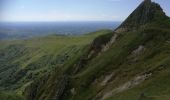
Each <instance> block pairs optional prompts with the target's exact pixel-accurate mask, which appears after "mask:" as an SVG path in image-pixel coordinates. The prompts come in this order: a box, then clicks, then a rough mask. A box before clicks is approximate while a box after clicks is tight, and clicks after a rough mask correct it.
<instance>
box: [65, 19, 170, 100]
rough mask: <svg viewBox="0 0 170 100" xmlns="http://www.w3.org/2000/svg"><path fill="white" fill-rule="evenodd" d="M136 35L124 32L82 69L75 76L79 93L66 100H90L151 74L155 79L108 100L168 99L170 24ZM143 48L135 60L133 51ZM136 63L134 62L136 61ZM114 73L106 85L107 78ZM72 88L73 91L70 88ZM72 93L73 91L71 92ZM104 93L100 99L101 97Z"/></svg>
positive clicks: (163, 24) (156, 25)
mask: <svg viewBox="0 0 170 100" xmlns="http://www.w3.org/2000/svg"><path fill="white" fill-rule="evenodd" d="M147 27H148V28H145V29H141V30H139V31H137V32H129V33H123V34H121V35H119V38H118V40H117V41H116V43H114V44H113V45H112V46H111V48H110V49H109V50H108V51H106V52H104V53H102V54H100V55H99V56H97V57H96V58H94V59H92V60H91V61H90V62H89V63H88V64H87V65H86V66H85V67H84V68H83V69H82V70H81V72H79V73H78V74H76V75H73V76H72V81H71V87H72V88H75V91H76V94H75V95H69V96H68V97H65V100H68V99H69V100H89V99H92V98H94V97H96V95H97V94H98V93H102V94H107V93H108V92H109V91H110V90H112V89H114V88H116V87H119V86H121V84H124V83H126V82H128V81H129V80H131V79H133V78H134V77H136V76H139V75H142V74H145V73H152V77H151V78H149V79H148V80H146V81H145V82H143V83H142V84H141V85H138V86H136V87H135V88H132V89H128V90H127V91H124V92H122V93H117V94H116V95H113V96H111V97H108V98H107V99H108V100H125V98H126V100H138V99H139V97H140V95H141V94H142V93H144V97H141V98H140V99H141V100H147V99H149V100H151V99H153V100H168V98H170V95H169V94H170V91H169V85H168V84H169V83H170V80H169V79H168V76H169V73H170V70H169V67H170V63H169V62H170V43H169V39H170V30H169V28H168V27H170V21H169V20H166V21H162V22H154V23H152V24H149V25H147ZM140 45H143V46H144V47H145V50H144V51H143V52H142V53H141V54H140V55H137V56H135V57H133V56H132V52H133V51H134V50H135V49H137V48H138V47H139V46H140ZM134 58H135V59H137V61H133V59H134ZM111 73H114V76H113V77H112V79H110V80H109V82H108V83H107V84H106V85H105V86H101V85H100V83H101V82H102V81H103V80H104V77H105V76H107V75H110V74H111ZM70 89H71V88H70ZM69 91H70V90H69ZM102 94H101V95H100V96H102Z"/></svg>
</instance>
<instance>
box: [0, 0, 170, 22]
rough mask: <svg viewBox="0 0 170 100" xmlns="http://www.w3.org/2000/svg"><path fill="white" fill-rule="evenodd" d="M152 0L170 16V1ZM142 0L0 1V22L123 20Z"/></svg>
mask: <svg viewBox="0 0 170 100" xmlns="http://www.w3.org/2000/svg"><path fill="white" fill-rule="evenodd" d="M152 1H155V2H157V3H159V4H160V5H161V6H162V7H163V9H164V11H165V13H166V14H167V15H168V16H170V6H169V4H170V1H169V0H152ZM141 2H142V0H1V1H0V6H1V8H0V13H1V16H0V22H75V21H77V22H79V21H80V22H81V21H119V22H120V21H123V20H124V19H125V18H126V17H127V16H128V15H129V14H130V13H131V12H132V11H133V10H134V9H135V8H136V7H137V6H138V5H139V4H140V3H141ZM125 4H126V5H125Z"/></svg>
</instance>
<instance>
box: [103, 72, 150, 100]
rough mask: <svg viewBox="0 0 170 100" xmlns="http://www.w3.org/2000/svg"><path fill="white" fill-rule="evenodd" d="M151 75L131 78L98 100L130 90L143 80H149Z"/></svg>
mask: <svg viewBox="0 0 170 100" xmlns="http://www.w3.org/2000/svg"><path fill="white" fill-rule="evenodd" d="M151 75H152V74H151V73H149V74H144V75H141V76H137V77H135V78H133V79H132V80H130V81H128V82H126V83H124V84H123V85H121V86H119V87H118V88H115V89H113V90H111V91H109V92H107V93H106V94H104V95H103V96H102V97H101V99H100V100H105V99H107V98H108V97H110V96H113V95H114V94H116V93H119V92H122V91H124V90H127V89H130V88H132V87H134V86H136V85H138V84H140V83H141V82H143V81H144V80H146V79H147V78H149V77H150V76H151Z"/></svg>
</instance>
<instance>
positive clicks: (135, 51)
mask: <svg viewBox="0 0 170 100" xmlns="http://www.w3.org/2000/svg"><path fill="white" fill-rule="evenodd" d="M144 50H145V47H144V46H143V45H140V46H139V47H138V48H137V49H135V50H134V51H132V55H133V56H137V55H139V54H141V52H142V51H144Z"/></svg>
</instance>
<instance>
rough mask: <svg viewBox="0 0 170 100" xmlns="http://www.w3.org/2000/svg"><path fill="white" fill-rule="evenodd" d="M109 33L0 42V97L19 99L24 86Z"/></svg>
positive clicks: (103, 31) (48, 72)
mask: <svg viewBox="0 0 170 100" xmlns="http://www.w3.org/2000/svg"><path fill="white" fill-rule="evenodd" d="M110 32H112V31H111V30H100V31H97V32H92V33H89V34H87V35H83V36H59V35H52V36H47V37H41V38H33V39H28V40H1V41H0V45H1V47H0V98H1V99H3V100H17V98H18V99H19V100H20V98H21V100H23V98H22V96H23V93H24V90H25V88H26V87H27V86H29V85H30V84H31V83H34V81H36V80H39V79H40V78H41V77H48V75H49V74H50V73H53V71H54V69H55V68H57V67H60V66H62V65H64V64H65V63H68V62H69V61H70V60H71V59H76V58H77V57H78V56H79V55H78V54H81V53H83V52H84V48H85V47H86V46H88V45H89V44H90V43H91V42H92V40H93V39H94V38H96V37H97V36H99V35H102V34H106V33H110ZM1 91H2V92H1Z"/></svg>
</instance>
